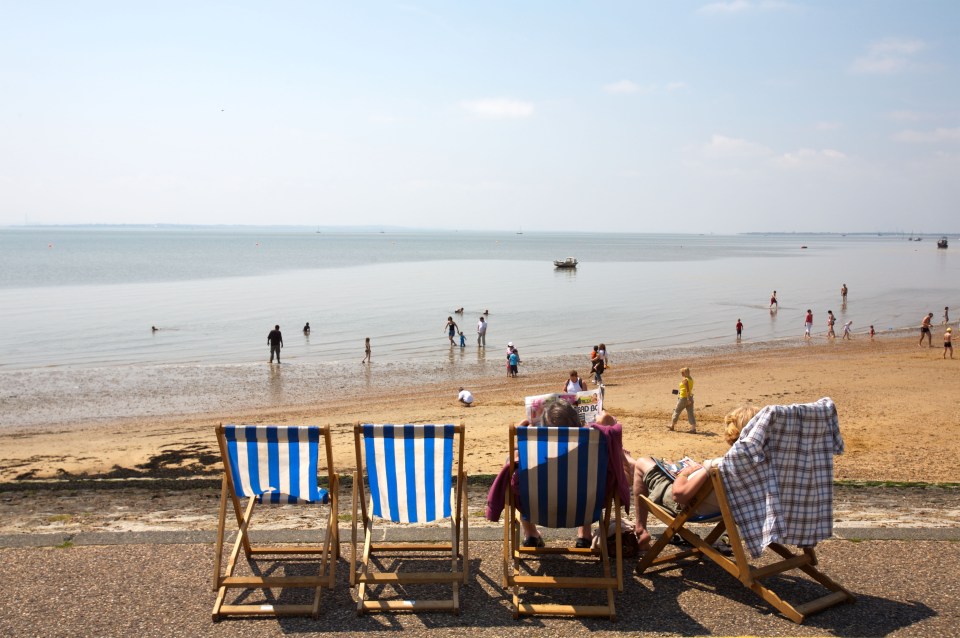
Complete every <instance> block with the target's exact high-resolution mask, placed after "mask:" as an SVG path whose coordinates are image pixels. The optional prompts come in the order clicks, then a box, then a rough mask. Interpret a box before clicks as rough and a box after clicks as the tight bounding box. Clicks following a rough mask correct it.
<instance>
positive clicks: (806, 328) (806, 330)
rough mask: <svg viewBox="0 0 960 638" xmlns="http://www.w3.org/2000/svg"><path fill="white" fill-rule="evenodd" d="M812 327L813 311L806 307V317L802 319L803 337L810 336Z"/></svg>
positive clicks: (807, 337)
mask: <svg viewBox="0 0 960 638" xmlns="http://www.w3.org/2000/svg"><path fill="white" fill-rule="evenodd" d="M811 328H813V311H812V310H810V309H809V308H807V318H806V319H804V320H803V338H804V339H809V338H810V329H811Z"/></svg>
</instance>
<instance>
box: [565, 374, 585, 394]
mask: <svg viewBox="0 0 960 638" xmlns="http://www.w3.org/2000/svg"><path fill="white" fill-rule="evenodd" d="M586 389H587V384H586V383H584V381H583V379H581V378H580V375H578V374H577V371H576V370H571V371H570V378H569V379H567V382H566V383H565V384H563V391H564V392H566V393H569V394H572V393H574V392H583V391H584V390H586Z"/></svg>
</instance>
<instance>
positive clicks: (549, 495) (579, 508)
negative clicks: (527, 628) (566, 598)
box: [503, 426, 623, 620]
mask: <svg viewBox="0 0 960 638" xmlns="http://www.w3.org/2000/svg"><path fill="white" fill-rule="evenodd" d="M608 454H609V452H608V448H607V442H606V440H605V439H604V438H603V436H602V434H601V432H600V431H599V430H596V429H594V428H589V427H582V428H562V427H523V426H512V427H511V428H510V457H509V459H510V460H509V465H510V475H511V476H513V475H514V472H516V475H517V478H518V481H517V484H518V486H514V485H513V484H511V485H510V486H509V487H508V488H507V489H508V491H507V498H506V515H505V516H504V527H503V536H504V538H503V579H504V580H503V584H504V587H505V588H507V589H509V590H511V593H512V596H513V617H514V618H518V617H519V616H520V615H521V614H525V615H533V614H544V615H565V616H606V617H608V618H610V619H611V620H614V619H615V618H616V607H615V601H614V598H615V595H616V594H615V591H614V590H616V591H623V574H622V571H623V570H622V568H621V566H620V564H619V561H617V565H616V573H615V574H613V573H612V572H611V567H610V563H611V561H610V556H609V552H608V547H607V534H606V533H605V532H606V530H608V529H609V528H610V517H611V516H613V517H614V519H615V526H614V529H615V530H616V532H615V538H616V541H615V542H616V555H617V556H622V555H623V541H622V537H621V523H620V495H619V494H618V493H617V490H615V489H614V490H610V491H611V492H613V493H612V494H607V488H606V484H607V465H608V458H607V457H608ZM521 517H522V518H523V520H527V521H530V522H532V523H534V524H536V525H539V526H543V527H553V528H560V527H563V528H568V527H579V526H581V525H586V524H588V523H595V522H597V521H598V520H599V521H601V523H600V529H601V533H600V535H599V548H598V549H591V548H582V549H581V548H577V547H541V548H536V547H523V546H522V544H521V542H522V528H521V525H520V519H521ZM556 555H568V556H573V557H576V558H577V559H586V560H589V561H590V562H593V563H596V562H599V565H593V566H585V565H577V567H586V568H589V569H596V568H599V571H600V575H580V576H550V575H544V574H542V573H541V574H539V575H538V574H533V573H531V572H533V571H540V572H543V571H544V570H545V568H546V564H547V562H548V561H545V560H543V559H544V557H546V556H556ZM594 558H597V559H598V561H597V560H594ZM534 561H538V563H537V566H538V567H539V568H540V569H539V570H535V568H534ZM539 589H599V590H605V591H606V597H607V604H605V605H565V604H556V603H530V602H524V601H523V600H521V593H522V591H524V590H530V591H532V592H534V591H536V590H539Z"/></svg>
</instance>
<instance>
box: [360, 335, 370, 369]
mask: <svg viewBox="0 0 960 638" xmlns="http://www.w3.org/2000/svg"><path fill="white" fill-rule="evenodd" d="M363 350H364V355H363V361H361V362H360V363H373V358H372V355H371V350H370V337H367V339H366V341H364V344H363Z"/></svg>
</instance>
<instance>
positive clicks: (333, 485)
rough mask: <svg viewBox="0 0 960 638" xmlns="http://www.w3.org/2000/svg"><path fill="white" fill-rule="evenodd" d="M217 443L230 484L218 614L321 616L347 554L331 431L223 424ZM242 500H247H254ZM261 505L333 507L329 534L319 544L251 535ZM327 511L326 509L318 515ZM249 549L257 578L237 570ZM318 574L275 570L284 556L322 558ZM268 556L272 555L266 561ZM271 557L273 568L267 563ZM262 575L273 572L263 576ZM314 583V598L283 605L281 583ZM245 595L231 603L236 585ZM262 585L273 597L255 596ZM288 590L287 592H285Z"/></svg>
mask: <svg viewBox="0 0 960 638" xmlns="http://www.w3.org/2000/svg"><path fill="white" fill-rule="evenodd" d="M217 441H218V443H219V445H220V454H221V457H222V458H223V467H224V473H223V484H222V488H221V493H220V519H219V525H218V528H217V542H216V555H215V558H214V578H213V588H214V590H216V591H217V599H216V602H215V603H214V607H213V618H214V620H219V619H220V618H221V617H223V616H281V615H282V616H294V615H298V616H313V617H314V618H316V617H317V616H318V615H319V613H320V593H321V589H322V588H323V587H327V588H332V587H333V585H334V582H335V578H336V575H335V567H336V558H337V557H338V556H339V554H340V540H339V535H338V531H337V515H336V513H337V490H338V486H339V482H338V479H337V475H336V473H335V472H334V469H333V453H332V451H331V445H330V430H329V428H327V427H319V426H278V425H226V426H224V425H220V426H217ZM321 452H323V454H324V457H323V458H325V461H326V476H327V484H328V486H329V489H324V488H321V487H320V485H319V483H318V481H317V473H318V471H319V470H320V469H321V458H322V457H321ZM241 499H247V504H246V506H244V505H243V503H242V501H241ZM228 503H229V504H231V505H232V506H233V509H234V514H235V516H233V517H231V518H232V519H233V520H235V521H236V523H237V538H236V541H235V542H234V544H233V550H232V552H231V553H230V555H229V559H228V560H227V565H226V568H225V569H224V568H223V564H222V561H223V546H224V542H225V535H226V531H227V518H228V517H227V506H228ZM261 503H274V504H281V503H283V504H298V505H311V506H323V505H329V509H328V510H327V512H326V521H325V525H324V528H325V530H324V536H323V538H321V539H319V540H318V541H317V542H316V543H310V544H301V545H282V546H263V545H256V544H254V543H253V542H252V540H251V538H250V528H251V523H252V520H253V514H254V511H255V508H256V506H257V505H259V504H261ZM322 515H323V514H322V513H321V512H320V511H319V510H318V516H322ZM241 550H243V552H244V556H245V557H246V559H247V562H248V563H249V564H250V566H251V571H252V572H254V574H257V575H253V576H237V575H235V570H236V567H237V564H238V558H239V557H240V551H241ZM316 556H319V558H320V560H319V564H318V565H317V573H316V575H303V574H297V575H292V576H275V575H273V574H275V573H277V572H278V571H279V570H280V568H281V567H282V561H283V560H284V559H287V560H289V559H292V558H296V559H298V560H299V561H301V562H302V561H303V560H304V557H310V558H309V559H310V560H316V558H315V557H316ZM261 557H270V558H269V559H266V558H264V559H261ZM265 561H266V562H270V563H271V566H270V567H268V568H265V567H263V566H261V565H260V563H261V562H265ZM259 574H269V575H267V576H262V575H259ZM284 588H287V589H295V588H303V589H309V590H312V592H313V601H312V603H301V604H292V603H287V602H284V603H280V602H279V600H280V598H279V597H275V596H274V595H273V593H272V590H274V589H281V590H283V589H284ZM232 589H240V590H243V593H241V594H239V595H238V596H237V597H236V598H237V601H236V602H235V603H233V604H229V603H227V601H226V599H227V594H228V591H229V590H232ZM254 590H260V591H262V592H263V596H264V597H266V600H252V599H251V596H250V594H251V593H252V592H253V591H254ZM281 595H282V592H281Z"/></svg>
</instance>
